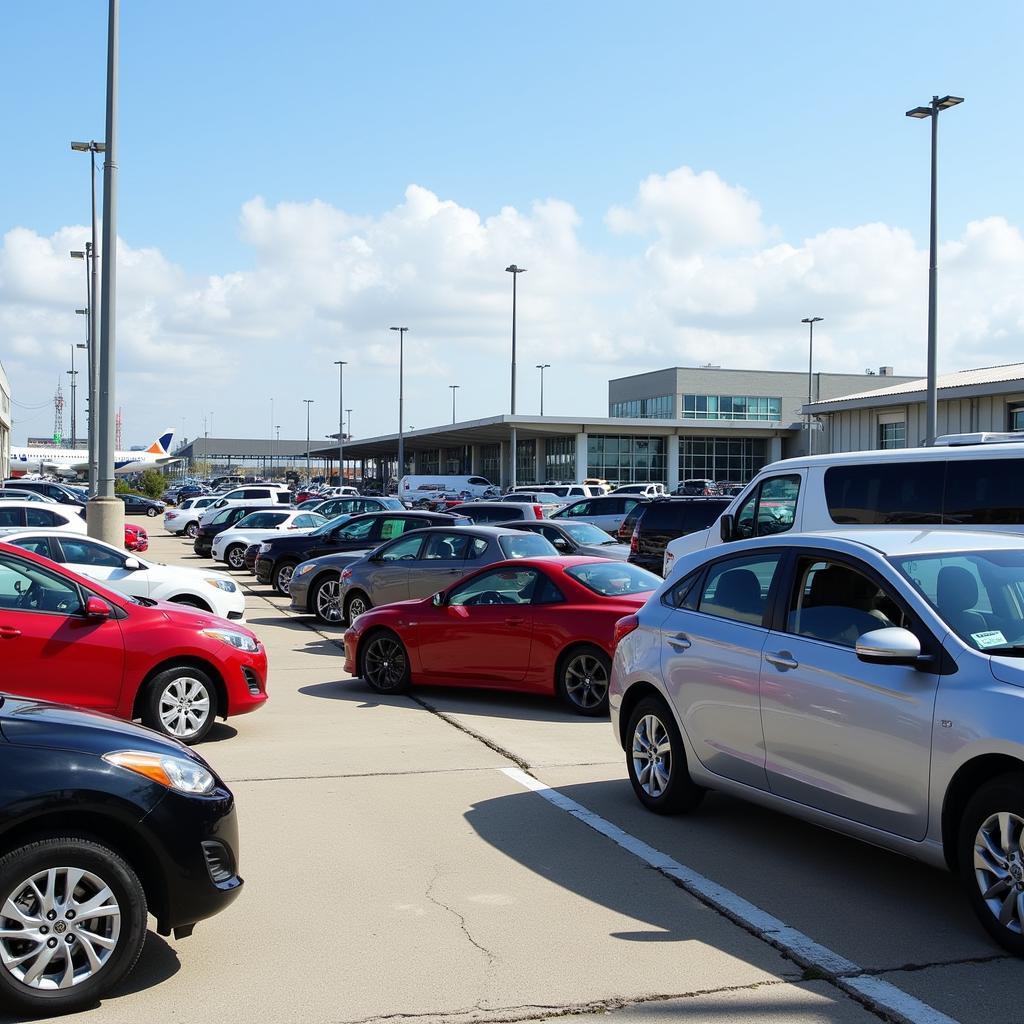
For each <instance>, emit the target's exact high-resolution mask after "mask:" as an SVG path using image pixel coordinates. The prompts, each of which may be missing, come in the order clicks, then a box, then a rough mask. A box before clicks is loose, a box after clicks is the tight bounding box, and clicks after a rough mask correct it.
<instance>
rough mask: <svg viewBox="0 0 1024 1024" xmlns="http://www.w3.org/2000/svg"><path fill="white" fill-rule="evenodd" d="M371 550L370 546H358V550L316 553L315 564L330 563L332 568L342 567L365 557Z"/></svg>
mask: <svg viewBox="0 0 1024 1024" xmlns="http://www.w3.org/2000/svg"><path fill="white" fill-rule="evenodd" d="M371 551H373V548H372V547H366V548H360V549H359V550H358V551H338V552H335V553H334V554H333V555H317V557H316V564H317V565H330V566H333V567H334V568H339V567H344V566H346V565H351V564H352V563H353V562H358V561H359V560H360V559H361V558H365V557H366V556H367V555H368V554H369V553H370V552H371ZM311 561H312V559H311Z"/></svg>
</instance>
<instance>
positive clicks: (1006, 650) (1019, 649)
mask: <svg viewBox="0 0 1024 1024" xmlns="http://www.w3.org/2000/svg"><path fill="white" fill-rule="evenodd" d="M981 653H982V654H1006V655H1009V656H1010V657H1011V658H1020V657H1024V644H1007V645H1006V646H1005V647H985V648H983V649H982V650H981Z"/></svg>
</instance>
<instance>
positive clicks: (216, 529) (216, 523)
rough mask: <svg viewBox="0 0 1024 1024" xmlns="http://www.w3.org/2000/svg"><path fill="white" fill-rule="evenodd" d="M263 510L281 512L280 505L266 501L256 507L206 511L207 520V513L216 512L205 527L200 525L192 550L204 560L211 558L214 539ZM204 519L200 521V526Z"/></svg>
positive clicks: (243, 506) (204, 515)
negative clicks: (243, 519) (244, 518)
mask: <svg viewBox="0 0 1024 1024" xmlns="http://www.w3.org/2000/svg"><path fill="white" fill-rule="evenodd" d="M263 509H275V510H276V511H279V512H280V511H281V506H280V505H273V504H271V503H270V502H267V501H264V502H259V503H257V504H254V505H228V507H227V508H219V509H216V510H214V509H212V508H208V509H204V510H203V519H205V518H206V513H207V512H214V511H215V514H214V515H213V517H212V518H211V519H210V521H209V522H208V523H207V524H206V525H205V526H203V525H200V527H199V532H198V533H197V534H196V539H195V540H194V541H193V542H192V550H193V551H194V552H195V553H196V554H197V555H202V556H203V557H204V558H209V557H210V555H212V554H213V538H214V537H216V536H217V534H218V533H220V532H221V531H222V530H226V529H228V527H230V526H234V525H235V523H237V522H238V520H239V519H241V518H243V517H244V516H247V515H248V514H249V513H250V512H259V511H262V510H263ZM201 523H202V519H200V524H201Z"/></svg>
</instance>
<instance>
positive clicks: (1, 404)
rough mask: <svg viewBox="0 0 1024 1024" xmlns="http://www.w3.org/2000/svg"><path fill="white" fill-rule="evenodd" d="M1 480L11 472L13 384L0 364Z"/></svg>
mask: <svg viewBox="0 0 1024 1024" xmlns="http://www.w3.org/2000/svg"><path fill="white" fill-rule="evenodd" d="M0 473H2V474H3V476H0V480H6V479H7V477H8V476H10V474H11V385H10V383H9V382H8V380H7V374H6V373H5V372H4V368H3V365H2V364H0Z"/></svg>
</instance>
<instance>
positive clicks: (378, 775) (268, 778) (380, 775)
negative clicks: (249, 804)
mask: <svg viewBox="0 0 1024 1024" xmlns="http://www.w3.org/2000/svg"><path fill="white" fill-rule="evenodd" d="M493 771H494V765H481V766H480V767H478V768H423V769H413V770H410V771H394V772H352V773H344V772H343V773H341V774H337V775H333V774H332V775H254V776H252V777H251V778H245V777H243V776H239V775H233V776H232V777H231V782H232V783H236V782H304V781H307V780H308V781H315V780H319V779H389V778H392V777H394V778H401V777H402V776H404V775H453V774H459V773H466V772H493Z"/></svg>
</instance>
